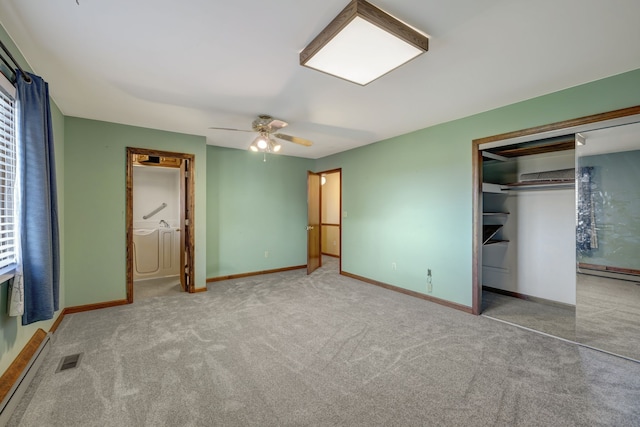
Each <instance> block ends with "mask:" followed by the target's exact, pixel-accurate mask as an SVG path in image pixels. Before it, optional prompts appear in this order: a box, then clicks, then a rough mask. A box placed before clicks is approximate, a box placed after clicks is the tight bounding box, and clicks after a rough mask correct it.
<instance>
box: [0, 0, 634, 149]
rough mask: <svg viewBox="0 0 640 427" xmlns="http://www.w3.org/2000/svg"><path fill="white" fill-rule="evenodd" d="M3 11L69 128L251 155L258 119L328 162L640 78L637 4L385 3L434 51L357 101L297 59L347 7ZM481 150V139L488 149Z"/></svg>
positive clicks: (295, 1)
mask: <svg viewBox="0 0 640 427" xmlns="http://www.w3.org/2000/svg"><path fill="white" fill-rule="evenodd" d="M79 2H80V5H77V4H76V1H75V0H47V1H42V0H0V21H1V23H2V25H3V26H4V27H5V29H6V30H7V32H8V33H9V35H10V36H11V37H12V38H13V40H14V42H15V43H16V44H17V45H18V46H19V47H20V50H21V52H22V54H23V55H24V57H25V58H26V59H27V61H28V62H29V65H30V66H31V67H32V68H33V69H34V71H35V72H36V74H39V75H41V76H42V77H44V78H45V79H46V80H47V81H48V82H49V86H50V92H51V94H52V96H53V98H54V100H55V102H56V104H57V105H58V106H59V107H60V109H61V110H62V112H63V113H64V114H65V115H68V116H76V117H83V118H89V119H96V120H104V121H109V122H115V123H124V124H130V125H136V126H143V127H149V128H155V129H162V130H168V131H176V132H183V133H188V134H194V135H204V136H206V138H207V143H208V144H212V145H219V146H225V147H234V148H240V149H246V148H247V147H248V146H249V143H250V142H251V141H252V139H253V136H252V135H250V134H247V133H243V132H229V131H214V130H209V129H208V128H209V127H210V126H220V127H231V128H241V129H250V125H251V121H252V120H253V119H254V118H255V116H256V115H258V114H260V113H266V114H271V115H273V116H274V117H277V118H280V119H282V120H285V121H288V122H289V127H288V128H286V129H284V130H283V131H282V132H283V133H288V134H291V135H295V136H300V137H302V138H306V139H310V140H312V141H314V146H313V147H311V148H305V147H301V146H297V145H294V144H291V143H287V142H285V143H284V148H283V151H284V154H288V155H293V156H300V157H308V158H320V157H324V156H327V155H330V154H333V153H337V152H340V151H344V150H348V149H351V148H355V147H358V146H362V145H365V144H370V143H373V142H376V141H379V140H382V139H386V138H390V137H393V136H397V135H401V134H404V133H407V132H411V131H414V130H417V129H421V128H424V127H427V126H431V125H434V124H437V123H442V122H445V121H449V120H453V119H457V118H461V117H465V116H468V115H471V114H475V113H479V112H482V111H486V110H490V109H493V108H496V107H500V106H503V105H507V104H511V103H514V102H517V101H521V100H525V99H528V98H532V97H536V96H539V95H542V94H546V93H550V92H554V91H557V90H560V89H564V88H567V87H571V86H575V85H579V84H582V83H586V82H589V81H593V80H597V79H600V78H603V77H607V76H611V75H615V74H619V73H622V72H625V71H630V70H633V69H637V68H640V52H639V51H638V42H640V25H638V17H640V1H638V0H607V1H603V0H536V1H531V0H374V1H372V2H373V3H374V4H376V5H377V6H378V7H380V8H382V9H384V10H386V11H388V12H389V13H391V14H393V15H394V16H397V17H398V18H400V19H403V20H405V21H406V22H407V23H409V24H410V25H412V26H414V27H416V28H418V29H420V30H422V31H423V32H425V33H428V34H429V36H430V38H431V39H430V50H429V52H427V53H426V54H424V55H422V56H420V57H418V58H417V59H415V60H413V61H412V62H410V63H408V64H406V65H404V66H403V67H401V68H399V69H397V70H395V71H393V72H392V73H390V74H388V75H386V76H384V77H382V78H381V79H379V80H376V81H374V82H373V83H371V84H369V85H368V86H364V87H362V86H358V85H355V84H352V83H348V82H345V81H342V80H340V79H337V78H335V77H331V76H328V75H325V74H322V73H319V72H317V71H313V70H310V69H308V68H304V67H301V66H300V65H299V62H298V54H299V52H300V51H301V50H302V49H304V47H305V46H306V45H307V43H309V42H310V41H311V40H312V39H313V38H314V37H315V36H316V35H317V34H318V33H319V32H320V31H321V30H322V28H324V26H325V25H327V24H328V23H329V22H330V21H331V20H332V19H333V17H334V16H335V15H337V14H338V12H340V10H342V8H343V7H344V6H345V5H346V4H347V2H348V1H347V0H325V1H311V0H307V1H300V0H271V1H269V2H265V1H261V0H234V1H228V0H226V1H222V0H185V1H180V2H178V1H175V0H171V1H169V0H136V1H131V0H108V1H97V0H79ZM478 136H479V137H481V136H484V135H478Z"/></svg>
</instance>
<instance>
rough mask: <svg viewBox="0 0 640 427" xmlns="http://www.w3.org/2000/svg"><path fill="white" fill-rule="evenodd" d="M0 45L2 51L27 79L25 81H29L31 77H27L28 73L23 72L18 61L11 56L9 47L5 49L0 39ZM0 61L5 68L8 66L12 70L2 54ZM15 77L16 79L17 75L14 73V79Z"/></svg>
mask: <svg viewBox="0 0 640 427" xmlns="http://www.w3.org/2000/svg"><path fill="white" fill-rule="evenodd" d="M0 47H2V50H3V51H4V53H6V54H7V56H8V57H9V59H10V60H11V61H12V62H13V63H14V64H15V66H16V68H17V69H18V70H20V72H21V73H22V75H23V76H24V79H25V80H26V81H27V83H31V77H29V75H28V74H27V73H25V72H24V70H23V69H22V67H21V66H20V64H18V61H16V59H15V58H14V57H13V55H12V54H11V52H9V49H7V47H6V46H5V45H4V43H2V40H0ZM2 62H4V63H5V65H6V66H7V68H9V70H11V71H13V67H12V66H11V64H9V62H8V61H7V59H6V58H5V57H4V56H2ZM17 79H18V75H17V74H16V80H17Z"/></svg>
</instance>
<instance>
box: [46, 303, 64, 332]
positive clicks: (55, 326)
mask: <svg viewBox="0 0 640 427" xmlns="http://www.w3.org/2000/svg"><path fill="white" fill-rule="evenodd" d="M65 314H67V309H66V308H63V309H62V311H60V314H59V315H58V318H57V319H56V321H55V322H53V325H51V328H50V329H49V332H51V333H54V332H55V331H57V330H58V326H60V323H61V322H62V319H64V316H65Z"/></svg>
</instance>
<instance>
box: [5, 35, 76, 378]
mask: <svg viewBox="0 0 640 427" xmlns="http://www.w3.org/2000/svg"><path fill="white" fill-rule="evenodd" d="M0 39H1V40H2V42H3V43H4V44H5V46H6V47H7V48H8V49H9V50H10V51H11V53H12V54H13V56H14V58H16V60H17V61H18V62H20V65H21V66H22V67H23V69H25V70H28V71H32V70H31V68H30V67H29V66H28V65H27V64H26V61H25V59H24V57H23V56H22V55H21V54H20V52H19V51H18V49H17V48H16V46H15V44H14V43H13V41H12V40H11V39H10V38H9V36H8V35H7V33H6V32H5V30H4V28H3V27H2V26H0ZM44 78H45V80H46V77H44ZM51 120H52V122H53V134H54V136H53V138H54V147H55V159H56V179H57V185H58V216H59V218H60V224H59V231H60V311H61V310H62V309H64V307H66V305H65V293H66V292H65V291H66V286H65V268H64V263H65V260H66V258H65V238H64V233H65V228H64V221H63V220H62V219H63V218H64V213H65V209H64V201H65V200H64V194H65V191H64V190H65V189H64V154H65V150H64V147H65V134H64V133H65V129H64V116H63V115H62V113H61V112H60V109H58V106H57V105H56V104H55V103H54V102H53V100H51ZM8 288H9V286H8V283H7V282H5V283H0V373H3V372H4V371H5V370H6V369H7V368H8V367H9V365H10V364H11V363H12V362H13V360H14V359H15V358H16V357H17V355H18V353H20V351H22V349H23V348H24V346H25V345H26V344H27V342H28V341H29V340H30V339H31V337H32V336H33V334H34V333H35V332H36V330H38V329H40V328H41V329H44V330H45V331H48V330H49V329H50V328H51V326H52V325H53V323H54V321H55V318H57V316H58V315H59V314H60V311H58V312H56V314H55V318H54V319H51V320H47V321H43V322H36V323H32V324H31V325H27V326H22V321H21V318H20V317H9V316H8V314H7V313H8V310H7V295H8Z"/></svg>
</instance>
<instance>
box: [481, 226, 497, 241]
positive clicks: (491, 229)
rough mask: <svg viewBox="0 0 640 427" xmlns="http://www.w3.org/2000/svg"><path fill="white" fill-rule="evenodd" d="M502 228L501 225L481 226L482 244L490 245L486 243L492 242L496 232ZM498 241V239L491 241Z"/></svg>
mask: <svg viewBox="0 0 640 427" xmlns="http://www.w3.org/2000/svg"><path fill="white" fill-rule="evenodd" d="M501 228H502V224H483V225H482V244H483V245H487V244H490V243H488V242H490V241H492V237H493V236H495V235H496V233H497V232H498V231H500V229H501ZM493 240H496V241H497V240H498V239H493Z"/></svg>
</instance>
